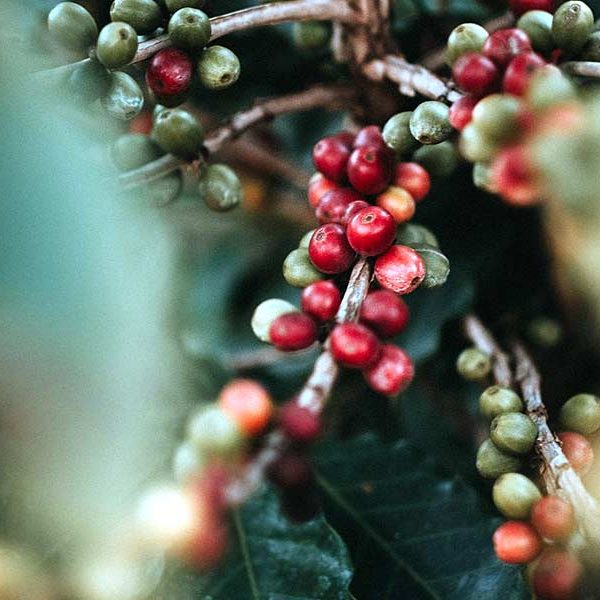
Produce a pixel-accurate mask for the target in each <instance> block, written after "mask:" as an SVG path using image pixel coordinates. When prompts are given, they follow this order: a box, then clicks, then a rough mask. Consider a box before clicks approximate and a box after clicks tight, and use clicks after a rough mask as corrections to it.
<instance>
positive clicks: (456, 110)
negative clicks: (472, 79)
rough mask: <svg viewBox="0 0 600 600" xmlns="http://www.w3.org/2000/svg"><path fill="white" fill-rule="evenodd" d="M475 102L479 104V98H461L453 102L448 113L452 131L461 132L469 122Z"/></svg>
mask: <svg viewBox="0 0 600 600" xmlns="http://www.w3.org/2000/svg"><path fill="white" fill-rule="evenodd" d="M477 102H479V98H477V97H476V96H462V97H461V98H459V99H458V100H457V101H456V102H454V103H453V104H452V106H451V107H450V111H449V113H448V120H449V121H450V125H452V127H454V129H457V130H458V131H462V130H463V129H464V128H465V127H466V126H467V125H468V124H469V123H470V122H471V117H472V115H473V109H474V108H475V105H476V104H477Z"/></svg>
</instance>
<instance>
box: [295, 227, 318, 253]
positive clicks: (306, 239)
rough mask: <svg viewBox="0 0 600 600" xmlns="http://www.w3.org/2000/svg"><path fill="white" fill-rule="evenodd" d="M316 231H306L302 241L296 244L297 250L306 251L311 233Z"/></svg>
mask: <svg viewBox="0 0 600 600" xmlns="http://www.w3.org/2000/svg"><path fill="white" fill-rule="evenodd" d="M315 231H316V229H311V230H310V231H307V232H306V233H305V234H304V235H303V236H302V239H301V240H300V242H299V244H298V248H306V249H308V245H309V244H310V240H311V238H312V236H313V233H314V232H315Z"/></svg>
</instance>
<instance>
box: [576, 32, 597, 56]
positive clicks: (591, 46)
mask: <svg viewBox="0 0 600 600" xmlns="http://www.w3.org/2000/svg"><path fill="white" fill-rule="evenodd" d="M579 58H580V59H581V60H591V61H594V62H598V61H600V31H594V32H592V34H591V35H590V37H588V39H587V42H586V43H585V46H584V47H583V50H582V51H581V54H580V55H579Z"/></svg>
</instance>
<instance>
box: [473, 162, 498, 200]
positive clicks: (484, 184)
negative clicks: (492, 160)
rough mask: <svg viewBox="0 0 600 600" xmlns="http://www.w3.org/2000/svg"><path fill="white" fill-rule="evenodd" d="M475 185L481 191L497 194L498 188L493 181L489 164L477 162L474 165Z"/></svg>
mask: <svg viewBox="0 0 600 600" xmlns="http://www.w3.org/2000/svg"><path fill="white" fill-rule="evenodd" d="M473 185H474V186H475V187H478V188H479V189H481V190H485V191H486V192H490V193H491V194H494V193H496V191H497V190H496V187H495V185H494V182H493V179H492V169H491V167H490V165H489V164H488V163H483V162H476V163H475V164H474V165H473Z"/></svg>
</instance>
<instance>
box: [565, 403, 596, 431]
mask: <svg viewBox="0 0 600 600" xmlns="http://www.w3.org/2000/svg"><path fill="white" fill-rule="evenodd" d="M560 425H561V427H562V428H563V429H567V430H569V431H575V432H577V433H581V434H583V435H589V434H591V433H594V432H595V431H597V430H598V429H600V403H599V401H598V398H597V397H596V396H593V395H592V394H577V396H573V397H572V398H569V400H567V401H566V402H565V403H564V404H563V405H562V408H561V409H560Z"/></svg>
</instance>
